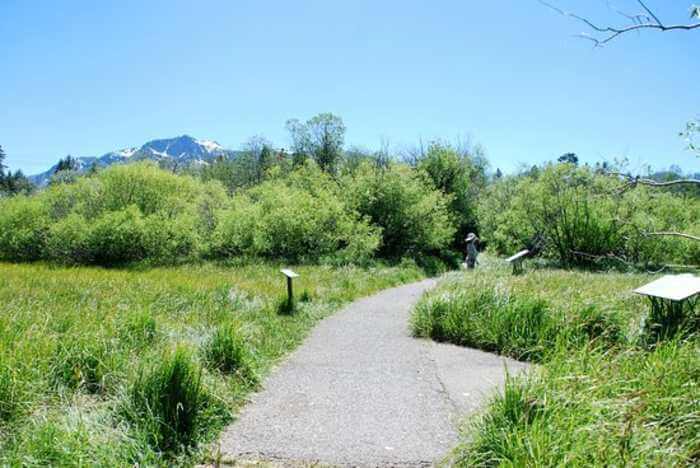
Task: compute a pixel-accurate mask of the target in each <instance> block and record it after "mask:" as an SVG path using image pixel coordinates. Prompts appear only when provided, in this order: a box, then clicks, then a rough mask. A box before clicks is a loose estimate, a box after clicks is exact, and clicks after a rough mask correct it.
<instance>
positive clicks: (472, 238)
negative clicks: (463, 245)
mask: <svg viewBox="0 0 700 468" xmlns="http://www.w3.org/2000/svg"><path fill="white" fill-rule="evenodd" d="M474 239H476V234H474V233H473V232H470V233H469V234H467V238H466V239H464V240H465V241H467V242H471V241H473V240H474Z"/></svg>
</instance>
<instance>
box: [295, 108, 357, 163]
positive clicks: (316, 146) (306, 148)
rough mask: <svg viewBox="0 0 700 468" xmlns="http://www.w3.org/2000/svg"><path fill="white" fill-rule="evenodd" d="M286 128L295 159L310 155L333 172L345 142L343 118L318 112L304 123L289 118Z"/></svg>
mask: <svg viewBox="0 0 700 468" xmlns="http://www.w3.org/2000/svg"><path fill="white" fill-rule="evenodd" d="M287 130H288V131H289V133H290V135H291V138H292V147H293V150H294V155H295V160H297V159H303V158H305V157H311V158H313V159H314V161H316V164H318V165H319V167H320V168H321V169H323V170H324V171H326V172H329V173H335V170H336V169H337V166H338V162H339V161H340V158H341V155H342V151H343V144H344V143H345V125H344V124H343V119H341V118H340V117H338V116H336V115H333V114H331V113H324V114H318V115H317V116H315V117H312V118H311V119H310V120H307V121H306V123H302V122H300V121H299V120H298V119H290V120H288V121H287ZM298 155H299V156H298Z"/></svg>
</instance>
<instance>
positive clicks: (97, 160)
mask: <svg viewBox="0 0 700 468" xmlns="http://www.w3.org/2000/svg"><path fill="white" fill-rule="evenodd" d="M236 155H237V152H236V151H232V150H227V149H225V148H224V147H223V146H221V145H220V144H219V143H217V142H216V141H214V140H198V139H196V138H193V137H191V136H189V135H182V136H179V137H175V138H165V139H160V140H152V141H149V142H147V143H145V144H143V145H141V146H140V147H131V148H124V149H120V150H117V151H111V152H109V153H106V154H103V155H102V156H99V157H95V156H87V157H80V158H76V163H77V171H78V172H85V171H87V170H89V169H90V168H91V167H92V166H96V167H98V168H103V167H107V166H111V165H113V164H125V163H128V162H131V161H142V160H150V161H157V162H163V163H167V162H168V161H171V162H173V163H175V164H177V166H178V167H187V166H192V165H196V166H204V165H207V164H209V163H210V162H211V161H212V160H214V159H216V158H219V157H224V158H233V157H235V156H236ZM56 168H57V165H54V166H52V167H51V168H50V169H49V170H48V171H46V172H43V173H41V174H36V175H33V176H30V177H29V179H30V180H31V181H32V182H33V183H35V184H36V185H39V186H43V185H46V184H48V182H49V181H50V180H51V176H52V175H53V174H54V173H55V172H56Z"/></svg>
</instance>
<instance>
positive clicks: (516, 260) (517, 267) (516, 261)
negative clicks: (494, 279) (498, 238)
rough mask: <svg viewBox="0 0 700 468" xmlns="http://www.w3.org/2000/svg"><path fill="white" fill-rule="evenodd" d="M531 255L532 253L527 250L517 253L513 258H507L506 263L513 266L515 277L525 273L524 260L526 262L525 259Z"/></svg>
mask: <svg viewBox="0 0 700 468" xmlns="http://www.w3.org/2000/svg"><path fill="white" fill-rule="evenodd" d="M529 253H530V251H529V250H527V249H525V250H521V251H520V252H518V253H516V254H515V255H513V256H512V257H508V258H506V262H508V263H510V264H511V265H513V274H514V275H519V274H520V273H522V272H523V260H525V257H526V256H527V254H529Z"/></svg>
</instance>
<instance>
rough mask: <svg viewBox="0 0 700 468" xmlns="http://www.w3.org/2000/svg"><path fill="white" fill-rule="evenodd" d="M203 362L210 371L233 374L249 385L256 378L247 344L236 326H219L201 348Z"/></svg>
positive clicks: (231, 324)
mask: <svg viewBox="0 0 700 468" xmlns="http://www.w3.org/2000/svg"><path fill="white" fill-rule="evenodd" d="M203 356H204V362H205V363H206V365H207V367H209V368H210V369H212V370H216V371H219V372H222V373H224V374H235V375H237V376H239V377H241V378H242V379H243V380H245V381H247V382H249V383H255V382H256V381H257V377H256V375H255V371H254V369H253V357H252V354H251V352H250V350H249V347H248V343H247V342H246V339H245V337H244V336H243V334H242V333H241V331H240V329H239V327H238V326H236V325H235V324H233V323H225V324H222V325H221V326H219V327H218V328H217V329H216V331H215V332H214V334H213V335H212V337H211V338H210V339H209V341H208V342H207V343H206V344H205V345H204V348H203Z"/></svg>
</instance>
